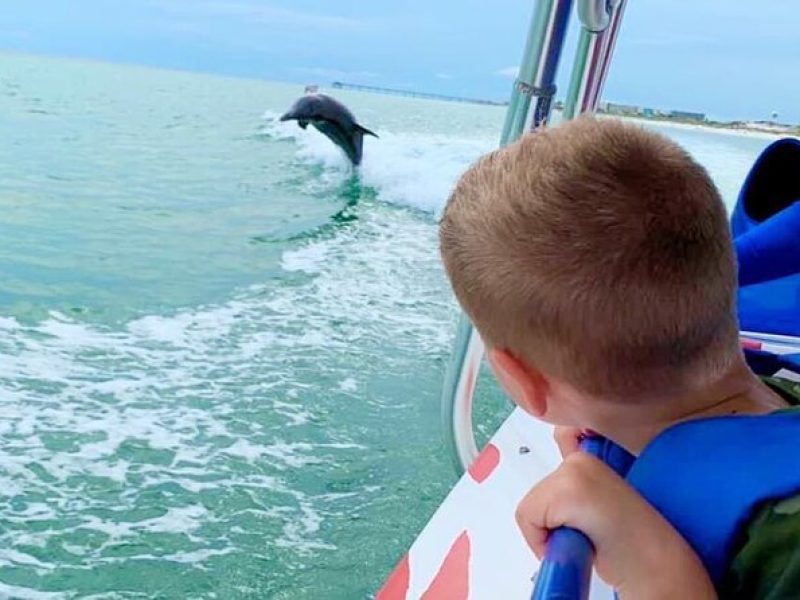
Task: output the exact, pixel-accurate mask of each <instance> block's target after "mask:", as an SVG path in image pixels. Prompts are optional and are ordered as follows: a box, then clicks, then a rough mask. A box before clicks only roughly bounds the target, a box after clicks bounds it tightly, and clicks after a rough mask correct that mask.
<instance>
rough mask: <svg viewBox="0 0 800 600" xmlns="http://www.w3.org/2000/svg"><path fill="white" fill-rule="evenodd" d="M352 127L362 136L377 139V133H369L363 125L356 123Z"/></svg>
mask: <svg viewBox="0 0 800 600" xmlns="http://www.w3.org/2000/svg"><path fill="white" fill-rule="evenodd" d="M354 127H355V129H357V130H358V131H360V132H361V133H363V134H364V135H371V136H372V137H378V134H377V133H375V132H374V131H370V130H369V129H367V128H366V127H364V126H363V125H359V124H358V123H356V124H355V125H354Z"/></svg>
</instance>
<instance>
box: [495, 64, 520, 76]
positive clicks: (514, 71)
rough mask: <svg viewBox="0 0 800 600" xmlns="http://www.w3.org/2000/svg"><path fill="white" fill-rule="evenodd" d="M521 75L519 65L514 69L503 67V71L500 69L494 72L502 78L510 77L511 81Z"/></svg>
mask: <svg viewBox="0 0 800 600" xmlns="http://www.w3.org/2000/svg"><path fill="white" fill-rule="evenodd" d="M518 73H519V65H515V66H513V67H503V68H502V69H498V70H497V71H495V72H494V74H495V75H500V76H501V77H508V78H509V79H516V77H517V74H518Z"/></svg>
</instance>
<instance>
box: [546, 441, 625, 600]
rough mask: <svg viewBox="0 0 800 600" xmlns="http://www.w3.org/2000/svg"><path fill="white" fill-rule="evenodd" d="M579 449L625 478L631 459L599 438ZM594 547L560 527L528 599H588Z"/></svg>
mask: <svg viewBox="0 0 800 600" xmlns="http://www.w3.org/2000/svg"><path fill="white" fill-rule="evenodd" d="M581 450H582V451H583V452H587V453H589V454H591V455H592V456H594V457H595V458H599V459H600V460H602V461H603V462H605V463H606V464H607V465H608V466H609V467H611V468H612V469H614V471H616V472H617V473H618V474H620V475H623V476H624V475H625V473H627V472H628V469H629V468H630V466H631V464H633V456H631V455H630V454H628V452H626V451H625V450H623V449H622V448H620V447H619V446H617V445H616V444H614V443H613V442H609V441H608V440H606V439H604V438H601V437H587V438H585V439H584V440H583V441H582V442H581ZM593 562H594V547H593V546H592V542H591V541H589V538H588V537H586V536H585V535H584V534H583V533H581V532H580V531H578V530H577V529H572V528H571V527H559V528H558V529H556V530H555V531H553V533H551V534H550V539H549V540H548V541H547V551H546V552H545V556H544V560H542V564H541V567H540V568H539V572H538V574H537V575H536V583H535V584H534V588H533V595H532V596H531V600H587V598H588V597H589V590H590V585H589V584H590V581H591V578H592V563H593Z"/></svg>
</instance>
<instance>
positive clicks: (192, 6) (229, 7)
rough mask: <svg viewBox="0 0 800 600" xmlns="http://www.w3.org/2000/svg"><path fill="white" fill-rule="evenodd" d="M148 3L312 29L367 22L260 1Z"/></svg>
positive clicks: (190, 13)
mask: <svg viewBox="0 0 800 600" xmlns="http://www.w3.org/2000/svg"><path fill="white" fill-rule="evenodd" d="M150 4H151V5H152V6H155V7H156V8H159V9H161V10H164V11H168V12H171V13H178V14H183V15H186V16H194V17H196V16H201V15H202V16H212V17H220V18H226V17H228V18H235V19H240V20H246V21H249V22H251V23H253V22H255V23H264V24H267V25H282V26H287V25H288V26H292V27H305V28H312V29H338V30H355V29H364V28H367V27H368V26H369V24H368V23H367V22H366V21H362V20H359V19H353V18H349V17H338V16H332V15H323V14H319V13H314V12H308V11H301V10H294V9H290V8H283V7H280V6H273V5H270V4H265V3H263V2H248V1H246V0H244V1H232V2H223V1H221V0H194V1H190V0H151V2H150Z"/></svg>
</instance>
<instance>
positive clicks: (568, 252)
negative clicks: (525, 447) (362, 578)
mask: <svg viewBox="0 0 800 600" xmlns="http://www.w3.org/2000/svg"><path fill="white" fill-rule="evenodd" d="M440 239H441V251H442V257H443V259H444V264H445V267H446V270H447V274H448V276H449V278H450V280H451V283H452V286H453V289H454V291H455V293H456V296H457V297H458V300H459V302H460V303H461V305H462V306H463V308H464V310H465V311H466V313H467V314H468V315H469V317H470V318H471V319H472V322H473V323H474V324H475V326H476V327H477V329H478V331H479V332H480V334H481V336H482V338H483V340H484V341H485V343H486V345H487V356H488V359H489V362H490V364H491V366H492V369H493V371H494V373H495V375H496V377H497V379H498V380H499V382H500V384H501V385H502V387H503V388H504V390H505V391H506V393H507V394H508V395H509V396H510V397H511V398H512V399H513V400H514V402H515V403H516V404H517V405H519V406H520V407H522V408H523V409H524V410H526V411H527V412H529V413H530V414H532V415H534V416H536V417H538V418H540V419H543V420H545V421H547V422H549V423H553V424H555V425H557V426H560V427H559V428H558V429H557V437H559V438H560V439H559V443H560V445H561V447H562V451H564V452H565V460H564V462H563V463H562V465H561V466H560V468H559V469H557V470H556V471H555V472H554V473H553V474H552V475H550V476H549V477H548V478H546V479H544V480H543V481H541V482H540V483H539V484H538V485H537V486H535V487H534V488H533V489H532V490H531V492H530V493H529V494H528V495H527V496H526V498H525V499H524V500H523V501H522V503H521V504H520V506H519V509H518V514H517V520H518V523H519V526H520V529H521V530H522V533H523V535H524V536H525V538H526V540H527V541H528V543H529V545H530V546H531V548H532V549H533V551H534V552H535V553H536V554H537V555H538V556H539V557H541V556H542V554H543V552H544V547H545V543H546V539H547V534H548V531H550V530H552V529H554V528H556V527H559V526H562V525H568V526H572V527H575V528H577V529H580V530H581V531H583V532H584V533H586V535H588V537H589V538H590V539H591V540H592V542H593V544H594V547H595V550H596V560H595V566H596V568H597V571H598V573H599V575H600V576H601V577H602V578H603V579H604V580H605V581H606V582H608V583H609V584H610V585H612V586H613V587H614V588H615V589H616V590H617V592H618V594H619V597H620V598H621V599H622V600H627V599H635V600H641V599H647V598H681V599H682V598H692V599H694V598H698V599H702V598H714V597H716V594H717V592H723V593H728V594H732V595H734V596H735V597H750V596H752V595H753V594H756V591H758V593H759V594H761V593H762V592H766V591H769V592H770V593H772V594H773V595H771V596H770V597H772V598H779V597H781V598H784V597H800V588H796V587H794V586H796V585H797V582H798V581H799V580H800V579H798V573H800V551H795V550H793V549H792V550H790V551H788V552H787V551H786V548H785V547H784V548H783V551H782V552H781V553H778V554H779V555H780V556H778V555H776V554H775V553H774V552H773V553H770V551H769V550H767V551H766V552H765V551H764V548H763V544H764V540H763V539H758V540H755V541H756V542H757V548H756V551H755V554H753V552H754V549H753V548H752V547H748V546H747V544H746V543H745V542H746V540H745V541H743V542H741V544H744V547H743V548H742V547H741V544H740V548H739V549H740V550H741V551H740V552H739V554H738V555H737V556H736V559H735V560H733V561H732V562H731V563H730V564H729V565H727V566H726V569H727V572H728V574H727V575H726V577H725V581H724V582H722V583H720V582H718V581H714V582H713V583H712V578H711V577H709V573H708V571H707V567H708V565H707V564H706V565H705V567H706V568H704V563H703V562H702V561H701V558H700V557H699V556H698V554H696V553H695V550H698V552H700V550H699V549H698V546H697V544H696V543H691V544H690V542H695V541H694V540H689V541H687V540H686V539H684V537H682V535H681V534H679V533H678V531H677V530H676V529H675V528H674V527H673V524H671V523H670V522H669V521H667V520H666V519H665V518H664V517H663V516H661V514H659V512H658V511H657V510H656V509H654V508H653V506H651V504H650V503H648V501H646V500H645V499H644V497H643V496H642V495H640V494H639V493H638V492H637V490H636V489H634V487H632V485H629V484H628V483H627V482H626V481H625V480H624V479H622V478H621V477H619V476H618V475H616V474H615V473H614V472H613V471H612V470H611V469H609V468H608V467H606V466H605V465H604V464H603V463H602V462H600V461H599V460H597V459H595V458H592V457H590V456H588V455H585V454H582V453H580V452H572V450H574V449H576V448H577V443H576V432H579V431H580V430H582V429H583V430H585V429H589V430H592V431H594V432H597V433H598V434H600V435H602V436H604V437H606V438H608V439H610V440H612V441H614V442H615V443H617V444H619V445H620V446H622V447H624V448H625V449H626V450H628V451H629V452H631V453H632V454H634V455H639V454H640V453H641V452H642V450H643V449H644V448H645V447H646V446H648V444H649V443H650V442H651V441H652V440H653V439H654V438H656V437H657V436H659V434H661V433H662V432H664V431H665V430H666V429H667V428H670V427H671V426H674V425H675V424H677V423H682V422H685V421H689V420H694V419H702V418H706V417H714V416H723V415H732V414H738V415H767V414H770V413H773V412H774V411H777V410H780V409H784V408H786V407H787V403H786V401H785V400H784V399H783V398H782V397H781V396H780V395H778V394H776V393H774V392H773V391H771V390H770V388H768V387H767V386H765V385H764V384H763V383H762V382H761V381H760V380H759V379H758V378H757V377H756V376H755V375H754V374H753V373H752V372H751V371H750V370H749V369H748V367H747V365H746V363H745V361H744V358H743V355H742V352H741V350H740V347H739V340H738V328H737V318H736V303H735V299H736V269H735V258H734V253H733V246H732V242H731V237H730V233H729V229H728V223H727V218H726V213H725V208H724V206H723V203H722V200H721V199H720V196H719V193H718V192H717V190H716V188H715V187H714V185H713V183H712V182H711V180H710V178H709V176H708V174H707V173H706V171H705V170H704V169H703V168H702V167H701V166H700V165H698V164H697V163H696V162H695V161H694V160H692V158H691V157H690V156H689V155H688V154H687V153H686V152H685V151H683V150H682V149H681V148H680V147H679V146H677V145H676V144H674V143H673V142H671V141H669V140H668V139H666V138H664V137H662V136H660V135H657V134H655V133H650V132H647V131H645V130H643V129H640V128H638V127H634V126H631V125H626V124H623V123H621V122H619V121H612V120H595V119H592V118H581V119H578V120H575V121H572V122H569V123H566V124H564V125H561V126H559V127H557V128H554V129H546V130H541V131H537V132H535V133H532V134H529V135H527V136H525V137H524V138H522V139H521V140H520V141H519V142H517V143H516V144H513V145H511V146H508V147H506V148H504V149H501V150H498V151H496V152H493V153H491V154H489V155H488V156H486V157H484V158H483V159H481V160H480V161H479V162H478V163H477V164H475V165H474V166H473V167H471V168H470V169H469V170H468V171H467V172H466V173H465V174H464V176H463V177H462V178H461V180H460V181H459V183H458V185H457V186H456V189H455V191H454V192H453V194H452V196H451V198H450V200H449V203H448V205H447V208H446V210H445V213H444V216H443V218H442V222H441V232H440ZM637 462H638V461H637ZM676 468H680V466H678V467H676ZM747 476H749V477H752V476H757V474H747ZM663 477H666V478H669V477H670V473H668V472H665V473H664V474H663ZM797 479H798V490H797V491H800V469H798V476H797ZM795 512H800V511H798V510H797V509H795ZM798 516H800V515H798ZM798 524H800V522H798V519H797V518H795V519H794V527H795V528H797V526H798ZM795 530H796V529H795ZM798 541H800V540H798ZM693 546H694V549H693ZM790 548H793V546H790ZM759 549H760V550H759ZM747 552H750V554H749V555H746V553H747ZM759 552H760V554H759ZM754 556H760V557H761V558H760V559H758V560H754ZM743 565H744V567H743ZM759 569H760V570H759ZM776 571H777V572H778V573H780V574H781V575H782V576H783V577H784V581H782V582H781V581H778V578H777V577H776ZM787 576H788V579H787V578H786V577H787ZM776 581H778V583H777V584H776V583H775V582H776ZM715 583H716V584H717V586H716V587H717V590H715V585H714V584H715ZM775 585H777V586H778V587H777V588H776V587H775ZM781 585H782V586H783V587H781ZM768 588H769V589H768ZM745 590H746V591H745Z"/></svg>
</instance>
